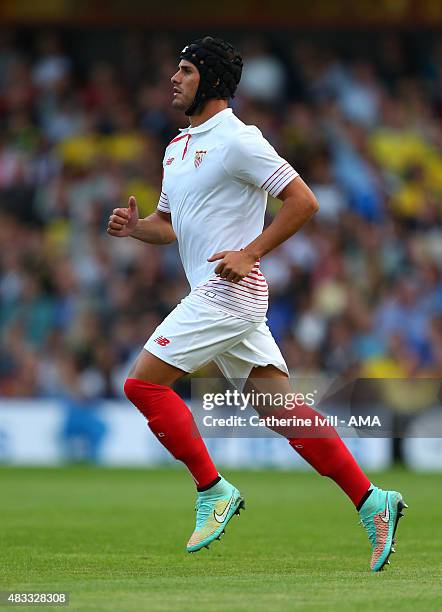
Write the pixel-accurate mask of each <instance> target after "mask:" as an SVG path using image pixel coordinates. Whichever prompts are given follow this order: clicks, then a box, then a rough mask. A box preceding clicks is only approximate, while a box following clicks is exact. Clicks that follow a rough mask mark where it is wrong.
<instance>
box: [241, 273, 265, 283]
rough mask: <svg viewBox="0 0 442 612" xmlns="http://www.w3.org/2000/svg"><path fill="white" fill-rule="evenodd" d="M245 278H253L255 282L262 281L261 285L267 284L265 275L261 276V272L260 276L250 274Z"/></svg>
mask: <svg viewBox="0 0 442 612" xmlns="http://www.w3.org/2000/svg"><path fill="white" fill-rule="evenodd" d="M244 278H253V279H255V280H258V281H260V282H261V283H265V282H266V279H265V276H264V274H261V272H259V274H254V273H253V272H249V274H247V276H244Z"/></svg>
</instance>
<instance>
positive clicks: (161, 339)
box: [154, 336, 170, 346]
mask: <svg viewBox="0 0 442 612" xmlns="http://www.w3.org/2000/svg"><path fill="white" fill-rule="evenodd" d="M154 342H156V343H157V344H159V345H160V346H166V345H167V344H170V340H169V339H168V338H165V337H164V336H158V338H155V340H154Z"/></svg>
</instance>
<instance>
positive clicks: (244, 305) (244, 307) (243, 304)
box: [208, 295, 267, 316]
mask: <svg viewBox="0 0 442 612" xmlns="http://www.w3.org/2000/svg"><path fill="white" fill-rule="evenodd" d="M216 298H217V300H218V301H220V302H225V303H226V304H227V305H228V307H229V308H232V309H234V310H236V311H237V312H241V313H244V312H245V311H246V312H248V313H251V314H255V315H258V316H260V315H261V313H262V314H265V313H266V312H267V305H266V306H261V307H257V308H251V306H250V302H246V301H245V300H241V299H238V301H239V302H241V306H239V305H238V304H232V302H231V300H229V299H228V298H225V297H224V296H222V295H217V296H216ZM208 301H209V300H208ZM210 303H211V304H215V303H216V299H215V298H214V299H213V300H212V299H211V300H210ZM257 311H258V312H257Z"/></svg>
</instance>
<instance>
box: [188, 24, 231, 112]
mask: <svg viewBox="0 0 442 612" xmlns="http://www.w3.org/2000/svg"><path fill="white" fill-rule="evenodd" d="M180 60H187V61H188V62H192V64H194V65H195V66H196V67H197V68H198V71H199V73H200V82H199V85H198V89H197V92H196V94H195V98H194V100H193V102H192V104H191V105H190V106H189V108H188V109H187V110H186V115H193V113H194V112H195V111H196V109H197V108H198V107H199V106H200V105H201V104H203V103H204V102H205V101H206V100H210V99H213V98H214V99H216V100H227V99H229V98H233V97H234V95H235V91H236V88H237V87H238V83H239V81H240V79H241V72H242V58H241V56H240V54H239V53H237V52H236V51H235V49H234V48H233V47H232V45H231V44H229V43H228V42H225V41H224V40H221V38H213V37H212V36H205V37H204V38H199V39H198V40H195V41H194V42H193V43H190V45H187V47H184V49H183V50H182V51H181V53H180Z"/></svg>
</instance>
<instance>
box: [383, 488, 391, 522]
mask: <svg viewBox="0 0 442 612" xmlns="http://www.w3.org/2000/svg"><path fill="white" fill-rule="evenodd" d="M389 520H390V506H389V504H388V493H387V499H386V502H385V514H384V515H382V514H381V521H384V523H388V522H389Z"/></svg>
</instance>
